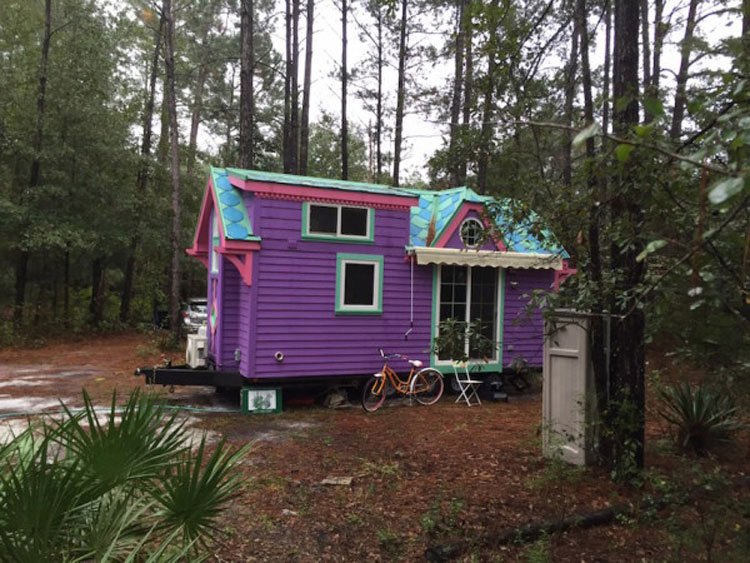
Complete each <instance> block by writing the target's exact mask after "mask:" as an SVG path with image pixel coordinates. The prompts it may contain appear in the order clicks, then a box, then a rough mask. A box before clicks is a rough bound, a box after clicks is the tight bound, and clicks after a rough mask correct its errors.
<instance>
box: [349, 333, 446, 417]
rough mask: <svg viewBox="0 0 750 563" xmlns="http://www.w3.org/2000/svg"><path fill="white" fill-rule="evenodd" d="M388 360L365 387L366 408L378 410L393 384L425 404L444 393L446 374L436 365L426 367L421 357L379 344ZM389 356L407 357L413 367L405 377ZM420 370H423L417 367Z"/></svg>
mask: <svg viewBox="0 0 750 563" xmlns="http://www.w3.org/2000/svg"><path fill="white" fill-rule="evenodd" d="M379 351H380V355H381V356H382V357H383V359H384V360H385V364H384V365H383V369H382V370H381V371H380V372H379V373H376V374H375V375H373V376H372V377H371V378H370V379H368V380H367V383H365V387H364V389H362V408H364V409H365V410H366V411H367V412H375V411H376V410H378V409H379V408H380V407H381V406H382V405H383V403H384V402H385V397H386V395H387V394H388V389H389V388H393V389H394V390H395V391H397V392H399V393H401V394H402V395H409V396H410V397H414V398H415V399H416V401H417V402H418V403H420V404H422V405H433V404H435V403H437V402H438V401H439V400H440V397H442V396H443V374H441V373H440V372H439V371H438V370H436V369H434V368H423V369H419V368H421V367H422V362H421V361H419V360H410V359H409V358H407V357H406V356H404V355H403V354H386V353H385V352H383V349H382V348H379ZM388 360H406V361H407V362H409V363H410V364H411V371H410V372H409V376H408V377H407V378H406V380H403V379H401V378H400V377H399V375H398V374H397V373H396V372H395V371H393V368H391V367H390V366H389V365H388ZM417 370H419V371H417Z"/></svg>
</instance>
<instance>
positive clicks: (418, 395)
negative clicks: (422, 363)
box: [411, 368, 444, 405]
mask: <svg viewBox="0 0 750 563" xmlns="http://www.w3.org/2000/svg"><path fill="white" fill-rule="evenodd" d="M443 389H444V386H443V375H442V374H441V373H440V372H439V371H438V370H436V369H434V368H426V369H423V370H421V371H419V372H417V374H416V375H415V376H414V380H413V381H412V383H411V394H412V396H413V397H414V398H415V399H416V400H417V402H418V403H419V404H421V405H434V404H435V403H437V402H438V401H439V400H440V397H442V396H443Z"/></svg>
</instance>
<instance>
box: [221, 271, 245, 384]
mask: <svg viewBox="0 0 750 563" xmlns="http://www.w3.org/2000/svg"><path fill="white" fill-rule="evenodd" d="M221 261H222V267H221V281H220V284H221V286H220V287H221V296H220V297H219V299H220V300H221V301H220V302H221V317H220V319H219V328H220V330H221V353H220V356H219V358H220V361H221V363H220V367H221V368H222V369H225V370H236V369H239V364H238V362H237V361H236V360H235V353H234V352H235V350H237V349H238V348H241V341H242V340H241V335H242V332H243V326H245V327H246V326H247V316H248V313H249V308H247V307H244V306H243V305H244V301H245V300H244V299H243V295H244V293H245V291H246V289H249V288H247V286H245V284H244V283H243V282H242V277H241V276H240V273H239V272H238V271H237V268H235V267H234V265H233V264H232V263H231V262H229V260H227V259H226V258H223V257H222V260H221Z"/></svg>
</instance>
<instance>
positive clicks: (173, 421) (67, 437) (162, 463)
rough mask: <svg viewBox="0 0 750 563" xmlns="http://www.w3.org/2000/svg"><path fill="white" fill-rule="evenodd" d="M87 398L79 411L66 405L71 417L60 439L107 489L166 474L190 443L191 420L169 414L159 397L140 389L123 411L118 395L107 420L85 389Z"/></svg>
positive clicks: (57, 437) (132, 395) (57, 436)
mask: <svg viewBox="0 0 750 563" xmlns="http://www.w3.org/2000/svg"><path fill="white" fill-rule="evenodd" d="M83 397H84V407H83V409H82V410H81V411H80V412H79V413H76V414H73V413H72V412H70V411H69V410H68V409H67V407H65V410H66V414H67V415H68V417H67V419H66V420H65V422H63V423H61V424H60V425H59V426H58V428H57V433H56V435H55V439H56V440H57V441H58V442H59V443H60V445H62V446H64V447H65V448H66V449H67V450H68V451H69V452H70V453H71V454H72V455H74V456H75V457H76V459H79V460H81V462H82V463H83V467H84V468H85V469H86V470H87V471H88V472H89V473H90V475H91V477H92V478H93V479H95V480H97V481H98V482H99V483H100V485H101V486H102V490H103V491H107V490H109V489H111V488H114V487H116V486H118V485H121V484H123V483H124V482H126V481H128V480H144V479H149V478H152V477H156V476H159V475H161V474H163V473H164V471H165V470H166V469H167V468H168V467H169V466H170V465H171V464H172V463H173V460H174V458H175V456H177V455H179V454H180V453H181V452H183V451H184V450H185V449H186V447H187V435H186V432H185V428H184V426H185V421H184V420H179V419H178V418H177V416H178V414H177V413H176V412H175V413H172V414H168V413H167V411H166V410H165V409H164V407H163V406H162V405H159V404H158V403H157V402H156V398H155V397H153V396H149V395H143V394H141V393H140V392H139V391H137V390H136V391H135V392H133V394H131V395H130V397H129V398H128V401H127V402H126V403H125V405H124V406H123V407H122V409H118V407H117V402H116V395H113V396H112V403H111V406H110V410H109V412H108V413H107V415H106V421H105V422H104V423H102V422H101V421H100V417H99V416H97V412H96V408H95V407H94V405H93V403H92V401H91V398H90V397H89V395H88V394H87V393H86V392H85V391H84V395H83ZM118 411H119V412H118Z"/></svg>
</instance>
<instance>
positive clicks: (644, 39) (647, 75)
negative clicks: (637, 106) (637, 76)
mask: <svg viewBox="0 0 750 563" xmlns="http://www.w3.org/2000/svg"><path fill="white" fill-rule="evenodd" d="M640 3H641V5H640V7H641V45H643V62H642V63H641V65H642V67H643V89H644V92H645V91H646V89H647V88H648V87H649V86H650V85H651V43H650V41H649V32H648V0H640ZM646 115H647V116H648V112H646ZM647 119H648V118H647Z"/></svg>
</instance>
